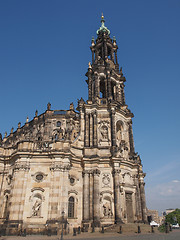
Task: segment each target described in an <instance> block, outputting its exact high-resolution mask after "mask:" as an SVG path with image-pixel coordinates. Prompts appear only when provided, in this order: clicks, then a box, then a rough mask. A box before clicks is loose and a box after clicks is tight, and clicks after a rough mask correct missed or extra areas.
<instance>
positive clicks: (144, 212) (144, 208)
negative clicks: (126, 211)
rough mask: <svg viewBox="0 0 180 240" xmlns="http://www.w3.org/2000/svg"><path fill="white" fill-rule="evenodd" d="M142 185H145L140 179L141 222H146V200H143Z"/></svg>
mask: <svg viewBox="0 0 180 240" xmlns="http://www.w3.org/2000/svg"><path fill="white" fill-rule="evenodd" d="M144 185H145V183H144V180H143V179H140V183H139V187H140V194H141V209H142V221H143V222H147V212H146V198H145V191H144Z"/></svg>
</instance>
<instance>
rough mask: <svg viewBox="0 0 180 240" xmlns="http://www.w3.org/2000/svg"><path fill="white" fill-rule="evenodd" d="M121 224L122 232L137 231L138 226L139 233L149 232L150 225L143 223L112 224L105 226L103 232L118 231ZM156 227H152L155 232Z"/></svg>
mask: <svg viewBox="0 0 180 240" xmlns="http://www.w3.org/2000/svg"><path fill="white" fill-rule="evenodd" d="M120 226H121V231H122V232H123V233H138V226H139V227H140V231H141V233H150V232H151V230H152V229H151V226H150V225H149V224H143V223H139V224H138V223H127V224H114V225H111V226H109V227H106V228H105V232H119V231H120ZM157 231H158V228H157V227H154V232H157Z"/></svg>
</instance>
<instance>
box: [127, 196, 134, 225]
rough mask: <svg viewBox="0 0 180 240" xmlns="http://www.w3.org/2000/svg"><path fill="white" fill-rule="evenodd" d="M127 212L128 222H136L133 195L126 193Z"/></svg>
mask: <svg viewBox="0 0 180 240" xmlns="http://www.w3.org/2000/svg"><path fill="white" fill-rule="evenodd" d="M126 211H127V222H128V223H132V222H134V218H133V207H132V193H126Z"/></svg>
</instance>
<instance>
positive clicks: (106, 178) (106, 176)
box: [102, 174, 110, 185]
mask: <svg viewBox="0 0 180 240" xmlns="http://www.w3.org/2000/svg"><path fill="white" fill-rule="evenodd" d="M102 182H103V184H104V185H109V183H110V175H109V174H103V178H102Z"/></svg>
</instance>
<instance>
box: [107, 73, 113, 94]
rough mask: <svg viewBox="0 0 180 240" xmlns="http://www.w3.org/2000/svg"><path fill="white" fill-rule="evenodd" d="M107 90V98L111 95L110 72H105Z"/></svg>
mask: <svg viewBox="0 0 180 240" xmlns="http://www.w3.org/2000/svg"><path fill="white" fill-rule="evenodd" d="M107 92H108V96H107V97H108V98H110V97H112V90H111V80H110V73H109V72H108V73H107Z"/></svg>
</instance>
